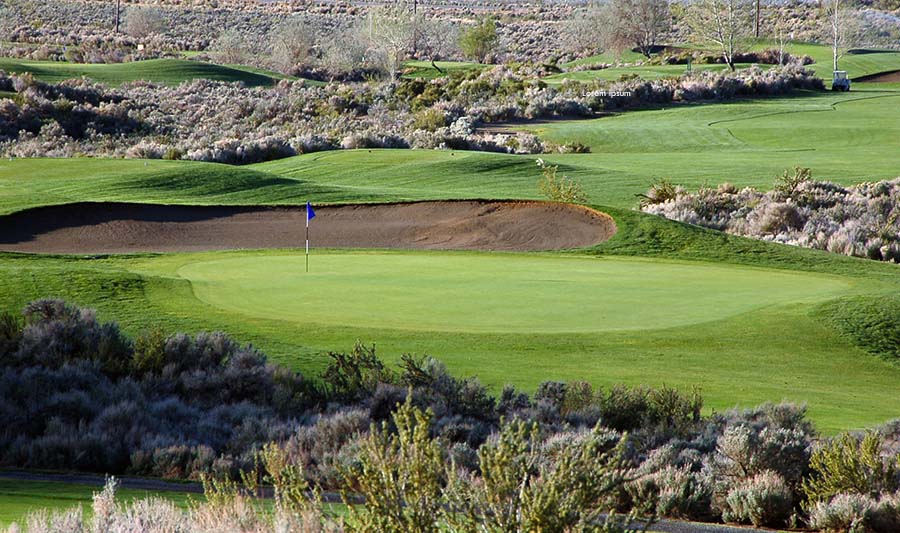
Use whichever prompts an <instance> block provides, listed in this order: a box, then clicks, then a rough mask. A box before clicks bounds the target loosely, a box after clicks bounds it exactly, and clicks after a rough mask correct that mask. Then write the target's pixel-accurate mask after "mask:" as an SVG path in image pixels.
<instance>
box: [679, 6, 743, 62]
mask: <svg viewBox="0 0 900 533" xmlns="http://www.w3.org/2000/svg"><path fill="white" fill-rule="evenodd" d="M753 6H754V4H753V0H696V1H695V2H694V3H693V4H691V5H690V6H688V9H687V12H686V22H687V24H688V26H689V27H690V29H691V31H692V32H693V34H694V36H695V37H696V38H698V39H700V40H703V41H706V42H708V43H712V44H714V45H716V46H717V47H718V48H719V49H720V51H721V52H722V58H723V59H724V60H725V63H727V64H728V66H729V68H731V70H734V56H735V55H736V54H737V53H738V52H740V51H742V49H743V48H744V47H745V46H746V44H747V38H748V37H750V35H752V32H753V9H754V7H753Z"/></svg>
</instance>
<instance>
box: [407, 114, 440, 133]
mask: <svg viewBox="0 0 900 533" xmlns="http://www.w3.org/2000/svg"><path fill="white" fill-rule="evenodd" d="M446 125H447V118H446V117H445V116H444V113H442V112H441V111H440V110H437V109H423V110H422V111H419V112H418V113H416V114H415V116H414V117H413V128H415V129H417V130H427V131H437V130H439V129H440V128H443V127H444V126H446Z"/></svg>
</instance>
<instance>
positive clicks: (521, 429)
mask: <svg viewBox="0 0 900 533" xmlns="http://www.w3.org/2000/svg"><path fill="white" fill-rule="evenodd" d="M326 355H327V357H328V360H329V364H328V366H327V368H326V370H325V371H324V372H323V373H322V374H321V375H320V376H318V377H316V378H315V379H310V378H306V377H304V376H302V375H300V374H297V373H295V372H291V371H288V370H286V369H284V368H281V367H277V366H274V365H271V364H269V363H267V362H266V359H265V357H264V356H263V355H262V354H260V353H259V352H258V351H257V350H255V349H253V348H252V347H250V346H242V345H240V344H239V343H237V342H235V341H234V340H232V339H231V338H229V337H228V336H227V335H224V334H222V333H201V334H197V335H194V336H189V335H184V334H171V335H166V334H164V333H163V332H161V331H159V330H156V329H149V330H147V331H145V332H144V333H142V334H141V335H139V336H137V337H136V338H134V339H132V338H129V337H128V336H126V335H124V334H123V333H122V332H121V330H120V329H119V328H118V326H116V325H115V324H114V323H104V322H102V321H99V320H98V319H97V317H96V315H95V313H93V312H92V311H90V310H86V309H81V308H78V307H76V306H73V305H70V304H66V303H64V302H61V301H58V300H40V301H36V302H33V303H31V304H29V305H28V306H27V307H26V308H25V310H24V312H23V313H22V314H21V315H10V314H5V315H2V316H0V421H2V422H3V432H2V433H0V457H2V458H3V459H2V465H3V466H16V467H29V468H65V469H73V468H74V469H79V470H85V471H95V472H106V473H114V474H120V473H129V474H140V475H149V476H160V477H169V478H179V479H183V478H190V479H200V480H203V481H204V483H206V485H207V488H208V490H209V492H208V497H209V499H208V504H205V505H212V506H215V505H217V504H223V502H227V504H228V505H227V507H228V509H227V510H225V508H224V507H216V509H218V512H219V514H220V515H221V516H220V517H219V518H220V519H221V520H225V521H226V522H215V523H216V524H219V525H222V524H225V523H238V522H239V521H240V520H249V521H250V522H248V523H256V522H253V521H254V520H268V518H260V517H258V516H256V514H257V513H256V510H258V508H259V507H258V505H259V503H258V502H255V500H254V499H253V498H252V495H254V494H260V493H261V492H260V490H259V486H260V485H259V484H260V483H262V484H269V485H274V494H275V497H276V498H275V500H276V509H277V512H276V513H275V515H276V516H278V513H285V514H284V516H282V517H281V519H283V520H286V521H288V523H291V524H295V523H300V522H297V521H298V520H301V518H302V517H304V516H305V517H307V518H308V519H310V520H313V521H314V523H315V524H319V526H321V527H325V525H327V527H344V526H346V527H350V528H351V529H352V528H355V527H358V528H362V529H366V528H369V529H372V528H374V529H384V528H387V529H391V528H393V529H396V530H404V531H414V530H421V531H428V530H430V528H433V527H434V525H435V523H436V521H439V522H441V523H442V524H450V525H452V527H453V528H456V529H458V530H460V531H465V530H467V528H468V527H469V526H471V525H472V524H476V523H491V524H492V527H496V528H498V529H510V528H512V529H514V530H533V529H548V530H563V529H565V530H569V529H572V528H578V527H580V526H579V524H582V525H583V524H586V523H596V522H597V521H598V520H601V519H603V520H606V522H607V523H606V526H605V527H607V528H609V530H610V531H615V530H616V528H618V527H620V526H621V525H622V524H623V523H628V520H630V519H624V518H622V519H621V520H624V522H622V521H620V519H617V518H616V517H617V516H620V515H621V514H622V513H624V514H628V515H630V516H631V517H632V518H635V517H643V519H650V520H652V519H653V518H654V517H657V516H663V517H672V518H687V519H691V520H702V521H719V520H723V521H728V522H736V523H743V524H752V525H755V526H765V527H785V526H787V525H799V524H803V523H808V524H811V525H813V526H815V527H822V528H825V529H827V530H831V531H842V532H843V531H848V532H849V531H873V532H879V531H891V530H892V529H891V528H893V527H895V524H896V523H897V522H896V519H897V516H898V515H897V509H898V508H900V506H898V505H897V498H898V489H900V469H898V460H900V459H898V458H900V456H898V455H897V451H896V450H897V447H896V445H895V444H896V442H898V441H900V438H898V437H897V436H898V435H900V431H897V429H896V428H897V424H889V425H888V426H885V427H884V428H881V429H880V430H878V431H876V432H871V433H869V434H867V435H864V436H857V435H851V434H845V435H841V436H839V437H837V438H835V439H818V436H817V435H816V433H815V431H814V429H813V427H812V425H811V424H810V422H809V421H808V420H807V419H806V411H805V408H803V407H798V406H794V405H790V404H777V405H772V404H767V405H763V406H760V407H758V408H755V409H749V410H732V411H727V412H725V413H721V414H713V415H710V416H702V415H701V408H702V398H701V397H700V395H699V393H698V392H697V391H693V392H691V393H688V394H686V393H683V392H679V391H677V390H674V389H671V388H667V387H661V388H649V387H622V386H618V387H611V388H595V387H593V386H591V385H590V384H588V383H584V382H556V381H547V382H544V383H542V384H540V385H539V387H538V388H537V390H536V391H535V392H534V394H532V395H529V394H526V393H524V392H521V391H518V390H516V389H515V388H513V387H511V386H507V387H505V388H504V389H503V390H502V391H501V392H500V393H499V394H496V395H495V394H492V393H491V392H490V391H489V390H488V389H487V388H485V387H484V386H483V385H481V384H480V383H479V382H478V380H477V379H475V378H466V379H461V378H458V377H455V376H453V375H452V374H450V373H449V372H448V370H447V369H446V367H444V365H442V364H441V363H440V362H439V361H437V360H435V359H433V358H430V357H425V356H413V355H405V356H403V357H402V358H401V360H400V363H399V365H396V366H392V365H387V364H385V362H384V361H382V360H381V359H380V358H379V357H378V356H377V354H376V352H375V349H374V347H370V346H366V345H363V344H360V343H358V344H357V345H356V346H355V347H354V348H353V349H352V350H351V351H349V352H346V353H344V352H334V353H328V354H326ZM398 406H399V407H398ZM237 480H243V481H242V483H237ZM523 483H524V484H523ZM323 490H339V491H341V492H342V493H343V494H344V497H345V498H347V499H348V501H357V499H358V498H359V497H363V498H364V501H365V505H364V506H363V507H361V508H359V509H355V510H354V511H353V512H352V513H351V514H350V516H349V518H348V522H347V523H346V524H341V523H337V522H334V523H333V521H332V519H331V518H329V517H326V516H323V515H322V514H321V507H320V506H319V504H317V503H316V502H317V500H316V494H319V493H320V491H323ZM263 492H264V491H263ZM141 505H143V506H145V507H140V506H141ZM223 505H224V504H223ZM147 506H149V507H147ZM151 509H152V510H153V512H162V511H163V509H162V508H161V507H160V508H158V507H157V506H154V505H150V503H146V502H145V503H142V504H138V506H137V507H134V508H127V509H126V508H122V507H117V506H114V507H113V508H110V509H109V510H108V512H107V513H105V514H102V513H101V515H102V516H107V517H110V518H109V519H110V520H119V519H124V518H123V517H125V516H132V514H133V513H138V512H143V511H147V512H150V511H151ZM203 509H205V511H204V510H203ZM206 511H211V508H203V507H200V508H194V509H192V510H191V511H190V512H188V513H186V514H184V513H181V514H176V515H172V516H171V517H170V518H171V519H172V520H183V521H191V520H199V519H200V518H199V517H204V518H203V520H213V516H214V515H215V514H216V513H212V514H210V513H207V512H206ZM448 511H452V512H448ZM166 512H168V511H166ZM130 513H131V514H130ZM95 516H96V515H95ZM116 517H118V518H116ZM603 517H606V518H603ZM82 519H83V518H82V517H81V516H79V515H77V514H72V515H70V514H63V515H56V516H51V515H48V514H43V515H40V516H36V517H34V518H33V521H34V523H35V524H43V525H47V524H48V523H62V524H65V525H66V527H68V526H69V525H71V524H72V523H77V522H78V520H82ZM232 520H234V521H237V522H229V521H232ZM71 521H74V522H71ZM185 523H188V522H185ZM885 524H886V525H885ZM270 526H271V524H270V525H269V526H265V525H258V527H257V529H254V530H258V528H263V529H265V528H267V527H270ZM47 527H50V526H47ZM53 527H56V526H53ZM59 527H63V526H59ZM198 527H199V526H198ZM226 529H227V528H226ZM49 530H53V529H52V527H50V529H49ZM196 530H205V529H202V528H199V529H196ZM313 530H315V529H313Z"/></svg>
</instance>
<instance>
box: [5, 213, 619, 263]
mask: <svg viewBox="0 0 900 533" xmlns="http://www.w3.org/2000/svg"><path fill="white" fill-rule="evenodd" d="M315 209H316V215H317V216H316V218H315V219H314V220H313V221H312V222H311V224H310V241H311V244H312V245H313V246H315V247H319V248H401V249H435V250H502V251H537V250H560V249H566V248H579V247H585V246H591V245H594V244H598V243H601V242H603V241H605V240H607V239H609V238H610V237H612V236H613V235H614V234H615V232H616V226H615V223H614V222H613V220H612V217H610V216H609V215H606V214H604V213H601V212H599V211H595V210H593V209H590V208H586V207H582V206H576V205H571V204H563V203H554V202H536V201H476V200H472V201H440V202H411V203H393V204H355V205H338V206H321V207H316V208H315ZM305 225H306V208H305V206H304V207H265V206H262V207H260V206H248V207H228V206H171V205H151V204H129V203H77V204H66V205H60V206H50V207H40V208H34V209H29V210H26V211H21V212H18V213H14V214H12V215H7V216H3V217H0V250H5V251H16V252H30V253H76V254H97V253H132V252H185V251H202V250H228V249H253V248H292V247H302V246H303V245H304V239H305V229H304V227H305Z"/></svg>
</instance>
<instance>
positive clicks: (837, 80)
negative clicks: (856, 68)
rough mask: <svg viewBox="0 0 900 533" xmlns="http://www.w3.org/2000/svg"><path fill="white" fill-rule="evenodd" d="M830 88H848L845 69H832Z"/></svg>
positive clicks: (843, 89)
mask: <svg viewBox="0 0 900 533" xmlns="http://www.w3.org/2000/svg"><path fill="white" fill-rule="evenodd" d="M831 90H832V91H844V92H847V91H849V90H850V78H848V77H847V71H846V70H835V71H834V77H833V78H832V79H831Z"/></svg>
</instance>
